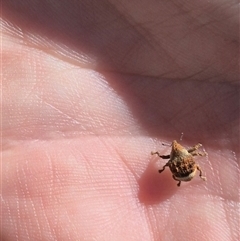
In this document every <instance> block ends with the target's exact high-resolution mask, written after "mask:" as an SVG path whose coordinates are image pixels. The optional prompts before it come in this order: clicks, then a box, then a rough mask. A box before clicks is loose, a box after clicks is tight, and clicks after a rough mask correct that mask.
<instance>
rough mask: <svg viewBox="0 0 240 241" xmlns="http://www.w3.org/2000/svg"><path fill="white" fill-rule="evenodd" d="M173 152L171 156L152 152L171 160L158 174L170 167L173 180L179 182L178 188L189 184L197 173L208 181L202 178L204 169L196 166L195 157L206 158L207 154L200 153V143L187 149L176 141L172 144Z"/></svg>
mask: <svg viewBox="0 0 240 241" xmlns="http://www.w3.org/2000/svg"><path fill="white" fill-rule="evenodd" d="M171 146H172V151H171V153H170V155H160V154H159V152H151V154H152V155H155V154H157V155H158V156H159V157H160V158H162V159H169V161H168V162H167V163H166V164H165V165H164V166H163V168H162V169H161V170H159V171H158V172H159V173H161V172H163V171H164V169H165V167H169V168H170V170H171V172H172V174H173V176H172V177H173V179H174V180H176V181H178V184H177V186H178V187H180V185H181V182H182V181H183V182H188V181H190V180H192V179H193V177H194V176H195V174H196V172H197V171H199V176H200V178H201V179H202V180H204V181H206V180H207V179H206V177H203V176H202V169H201V168H200V166H199V165H197V164H196V162H195V160H194V156H206V155H207V153H206V152H200V151H198V148H199V147H201V146H202V144H200V143H198V144H197V145H195V146H193V147H192V148H190V149H188V150H187V149H185V148H184V147H183V146H181V145H180V144H179V143H178V142H177V141H176V140H174V141H173V142H172V145H171Z"/></svg>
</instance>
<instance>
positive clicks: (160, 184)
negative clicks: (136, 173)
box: [138, 161, 179, 205]
mask: <svg viewBox="0 0 240 241" xmlns="http://www.w3.org/2000/svg"><path fill="white" fill-rule="evenodd" d="M158 169H159V168H157V166H156V161H150V162H149V165H148V167H147V168H146V170H145V172H144V173H143V175H142V177H141V178H140V179H139V181H138V184H139V193H138V198H139V201H140V202H141V203H144V204H146V205H151V204H155V203H159V202H162V201H165V200H166V199H168V198H170V197H171V196H172V195H174V194H175V192H176V191H177V190H179V187H177V182H176V181H174V180H173V179H172V174H171V172H170V171H169V169H168V168H166V170H165V171H164V172H162V173H159V172H158Z"/></svg>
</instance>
